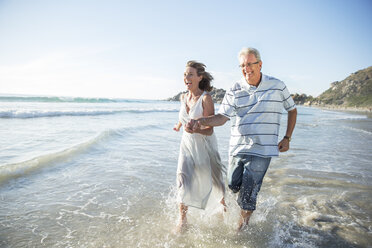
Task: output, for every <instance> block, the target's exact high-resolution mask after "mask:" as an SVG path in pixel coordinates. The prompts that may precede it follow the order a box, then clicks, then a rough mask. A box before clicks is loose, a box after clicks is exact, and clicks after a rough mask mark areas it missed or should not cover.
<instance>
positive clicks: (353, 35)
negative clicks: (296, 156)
mask: <svg viewBox="0 0 372 248" xmlns="http://www.w3.org/2000/svg"><path fill="white" fill-rule="evenodd" d="M242 47H255V48H257V49H258V50H259V51H260V52H261V57H262V61H263V68H262V72H263V73H265V74H268V75H271V76H274V77H276V78H279V79H281V80H282V81H284V82H285V83H286V84H287V86H288V88H289V90H290V92H291V93H305V94H308V95H313V96H317V95H319V94H320V93H322V92H323V91H325V90H326V89H328V88H329V85H330V83H332V82H334V81H340V80H343V79H344V78H346V77H347V76H349V75H350V74H351V73H353V72H355V71H358V70H360V69H364V68H366V67H368V66H371V65H372V1H371V0H311V1H310V0H309V1H307V0H302V1H301V0H293V1H288V0H280V1H277V0H272V1H266V0H260V1H257V0H254V1H250V0H246V1H243V0H242V1H240V0H236V1H235V0H231V1H218V0H213V1H209V0H205V1H201V0H199V1H194V0H189V1H177V0H169V1H161V0H158V1H143V0H135V1H125V0H122V1H119V0H117V1H114V0H105V1H103V0H101V1H98V0H63V1H61V0H32V1H30V0H14V1H11V0H0V93H2V94H31V95H61V96H82V97H114V98H137V99H164V98H167V97H170V96H173V95H175V94H177V93H178V92H180V91H182V90H185V86H184V84H183V71H184V68H185V64H186V62H187V61H188V60H198V61H200V62H203V63H205V64H206V65H207V70H208V71H210V72H211V73H212V75H213V76H214V77H215V80H214V83H213V84H214V86H215V87H217V88H224V89H227V88H229V86H231V85H232V84H233V83H234V81H236V80H238V79H239V78H240V77H241V72H240V69H239V68H238V59H237V54H238V52H239V51H240V49H241V48H242Z"/></svg>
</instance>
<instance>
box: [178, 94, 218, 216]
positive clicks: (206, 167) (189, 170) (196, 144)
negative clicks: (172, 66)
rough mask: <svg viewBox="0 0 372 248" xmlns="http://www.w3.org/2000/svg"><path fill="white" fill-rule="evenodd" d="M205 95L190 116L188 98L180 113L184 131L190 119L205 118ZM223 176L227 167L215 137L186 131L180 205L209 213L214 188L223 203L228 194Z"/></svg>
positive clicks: (181, 157) (180, 165)
mask: <svg viewBox="0 0 372 248" xmlns="http://www.w3.org/2000/svg"><path fill="white" fill-rule="evenodd" d="M205 94H206V92H203V94H202V95H201V96H200V97H199V99H198V101H197V102H196V103H195V104H194V105H193V106H192V107H191V108H190V110H189V113H187V111H186V109H187V108H186V102H187V98H188V97H187V94H186V95H185V96H184V98H183V101H181V109H180V112H179V121H180V122H181V123H182V125H183V126H184V127H185V125H186V124H187V123H188V122H189V120H190V119H196V118H199V117H202V116H203V104H202V99H203V96H204V95H205ZM223 173H225V167H224V165H223V164H222V163H221V159H220V155H219V153H218V147H217V139H216V136H215V134H214V133H213V134H212V135H211V136H207V135H202V134H199V133H194V134H190V133H188V132H186V131H185V130H184V131H183V134H182V140H181V145H180V153H179V157H178V168H177V187H178V202H179V203H183V204H185V205H186V206H192V207H196V208H201V209H205V207H206V205H207V202H208V199H209V196H210V194H211V192H212V187H213V186H214V187H216V188H217V189H218V192H219V193H220V194H221V197H220V198H219V199H222V197H223V196H224V194H225V184H224V180H223Z"/></svg>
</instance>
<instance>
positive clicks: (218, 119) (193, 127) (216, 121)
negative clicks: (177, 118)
mask: <svg viewBox="0 0 372 248" xmlns="http://www.w3.org/2000/svg"><path fill="white" fill-rule="evenodd" d="M228 120H230V119H229V118H227V117H226V116H224V115H221V114H217V115H211V116H207V117H201V118H199V119H196V120H190V121H189V123H187V124H186V127H185V130H186V131H187V132H189V133H192V132H196V131H197V130H199V129H200V127H201V126H202V125H203V126H210V127H216V126H222V125H223V124H225V123H226V122H227V121H228Z"/></svg>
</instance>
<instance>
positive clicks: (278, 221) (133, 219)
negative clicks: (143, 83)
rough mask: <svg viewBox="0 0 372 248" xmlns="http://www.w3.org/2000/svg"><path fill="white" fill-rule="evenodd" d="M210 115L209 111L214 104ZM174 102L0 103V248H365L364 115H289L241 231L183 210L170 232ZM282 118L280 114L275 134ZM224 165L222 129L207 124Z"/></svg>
mask: <svg viewBox="0 0 372 248" xmlns="http://www.w3.org/2000/svg"><path fill="white" fill-rule="evenodd" d="M216 108H218V105H216ZM178 110H179V103H178V102H167V101H145V100H123V99H122V100H114V99H84V98H61V97H54V98H48V97H0V247H224V248H225V247H372V220H371V218H372V207H371V206H372V166H371V165H372V150H371V147H372V119H371V118H369V117H368V116H366V115H364V114H355V113H345V112H332V111H326V110H321V109H315V108H307V107H301V106H300V107H298V121H297V126H296V129H295V132H294V135H293V139H292V142H291V149H290V151H288V152H286V153H282V154H281V155H280V157H278V158H274V159H273V160H272V163H271V165H270V168H269V170H268V172H267V174H266V177H265V179H264V183H263V186H262V188H261V192H260V194H259V198H258V207H257V210H256V211H255V212H254V214H253V216H252V218H251V222H250V225H249V227H248V229H247V230H245V231H244V232H242V233H240V234H237V233H236V232H235V229H236V226H237V220H238V214H239V207H238V206H237V204H236V202H235V199H236V195H234V194H233V193H231V192H230V191H228V192H227V195H226V202H227V205H228V209H227V212H226V213H225V214H221V209H220V208H218V207H215V206H210V207H209V208H208V209H207V210H205V211H202V210H198V209H192V208H191V209H190V211H189V218H188V221H189V226H188V229H187V231H186V232H185V233H183V234H181V235H176V234H174V233H173V230H174V228H175V226H176V223H177V216H178V208H177V204H176V197H175V194H176V192H175V183H176V181H175V180H176V167H177V157H178V149H179V143H180V139H181V135H182V134H181V132H179V133H177V132H174V131H173V130H172V128H173V125H174V124H175V123H176V121H177V118H178ZM285 125H286V114H285V113H283V116H282V126H281V135H283V134H284V131H285ZM215 132H216V135H217V139H218V145H219V151H220V154H221V158H222V160H223V162H224V163H225V164H227V159H228V154H227V151H228V142H229V133H230V123H227V124H225V126H222V127H217V128H215Z"/></svg>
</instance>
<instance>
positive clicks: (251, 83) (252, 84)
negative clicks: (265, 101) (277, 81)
mask: <svg viewBox="0 0 372 248" xmlns="http://www.w3.org/2000/svg"><path fill="white" fill-rule="evenodd" d="M261 80H262V73H261V72H260V79H259V80H258V82H254V83H253V82H247V83H248V84H249V85H251V86H255V87H258V85H260V83H261Z"/></svg>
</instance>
